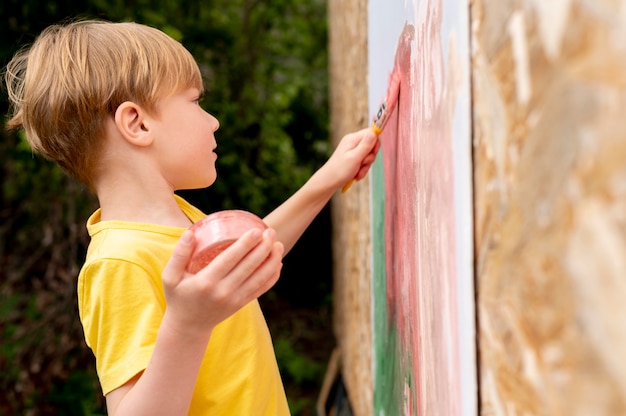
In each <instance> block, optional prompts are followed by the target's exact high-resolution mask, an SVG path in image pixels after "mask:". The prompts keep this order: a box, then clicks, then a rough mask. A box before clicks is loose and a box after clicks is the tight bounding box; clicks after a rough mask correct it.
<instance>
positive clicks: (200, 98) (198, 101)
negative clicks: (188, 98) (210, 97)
mask: <svg viewBox="0 0 626 416" xmlns="http://www.w3.org/2000/svg"><path fill="white" fill-rule="evenodd" d="M202 100H204V93H201V94H199V95H198V96H197V97H196V98H194V100H193V102H194V103H196V104H198V105H200V103H201V102H202Z"/></svg>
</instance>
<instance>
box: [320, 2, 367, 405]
mask: <svg viewBox="0 0 626 416" xmlns="http://www.w3.org/2000/svg"><path fill="white" fill-rule="evenodd" d="M328 16H329V60H330V68H329V71H330V97H331V99H330V113H331V138H332V141H333V143H335V144H336V143H337V142H338V141H339V140H340V139H341V137H343V135H344V134H346V133H349V132H351V131H355V130H358V129H362V128H364V127H367V126H368V125H369V114H368V104H367V93H368V86H367V56H368V55H367V0H329V2H328ZM332 221H333V258H334V266H333V273H334V288H333V300H334V329H335V334H336V337H337V341H338V343H339V348H340V351H341V363H342V375H343V378H344V382H345V384H346V388H347V391H348V396H349V398H350V402H351V405H352V410H353V412H354V414H355V415H356V416H370V415H372V414H373V409H372V403H373V399H372V389H373V384H372V368H371V363H372V319H371V304H370V303H371V288H370V285H371V264H370V263H371V260H370V259H371V244H370V242H371V236H370V234H371V233H370V225H369V224H370V208H369V177H366V178H365V179H364V180H362V181H359V182H357V183H355V184H353V185H352V187H351V188H350V190H349V191H348V192H347V193H345V194H337V195H336V196H335V197H334V198H333V201H332Z"/></svg>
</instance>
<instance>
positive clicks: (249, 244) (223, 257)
mask: <svg viewBox="0 0 626 416" xmlns="http://www.w3.org/2000/svg"><path fill="white" fill-rule="evenodd" d="M262 235H263V234H262V231H261V230H260V229H258V228H254V229H252V230H249V231H247V232H245V233H244V234H243V235H242V236H241V237H239V238H238V239H237V240H236V241H235V242H234V243H233V244H231V245H230V247H228V248H227V249H226V250H224V251H223V252H221V253H220V254H219V255H217V256H216V257H215V259H213V261H211V263H209V264H208V265H207V266H206V267H205V268H204V269H203V270H205V269H206V270H210V273H211V274H212V275H215V276H226V275H227V274H229V273H231V272H232V270H233V269H234V268H235V267H236V266H237V264H238V263H239V262H240V261H241V259H243V258H244V257H245V256H246V255H247V254H248V253H249V252H250V250H252V249H253V248H254V247H255V246H256V245H257V244H259V242H260V241H261V237H262ZM198 273H200V272H198Z"/></svg>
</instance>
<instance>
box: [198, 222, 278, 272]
mask: <svg viewBox="0 0 626 416" xmlns="http://www.w3.org/2000/svg"><path fill="white" fill-rule="evenodd" d="M253 228H258V229H261V230H265V229H266V228H267V225H266V224H265V223H264V222H263V220H261V219H260V218H259V217H257V216H256V215H254V214H252V213H250V212H247V211H241V210H225V211H219V212H215V213H213V214H211V215H207V216H206V217H204V218H203V219H201V220H200V221H198V222H197V223H195V224H194V225H192V226H191V227H190V230H191V231H193V233H194V237H195V239H196V246H195V248H194V251H193V254H192V255H191V260H190V261H189V264H188V265H187V271H188V272H190V273H197V272H199V271H200V270H201V269H203V268H204V267H206V266H207V265H208V264H209V263H210V262H211V261H213V259H215V257H217V256H218V255H219V254H220V253H221V252H222V251H224V250H226V249H227V248H228V247H230V245H231V244H233V243H234V242H235V241H236V240H237V239H238V238H239V237H241V236H242V235H243V234H244V233H245V232H247V231H248V230H251V229H253Z"/></svg>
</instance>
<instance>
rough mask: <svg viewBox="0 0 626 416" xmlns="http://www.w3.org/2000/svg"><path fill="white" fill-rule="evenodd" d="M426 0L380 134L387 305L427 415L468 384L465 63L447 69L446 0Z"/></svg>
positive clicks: (454, 409)
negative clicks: (460, 289)
mask: <svg viewBox="0 0 626 416" xmlns="http://www.w3.org/2000/svg"><path fill="white" fill-rule="evenodd" d="M425 3H427V4H425ZM425 3H424V2H422V4H421V5H422V7H421V8H420V13H419V15H418V17H419V18H418V23H417V32H416V44H415V53H414V54H411V46H412V45H411V43H412V42H411V40H412V36H409V37H408V36H406V34H407V33H406V32H407V31H412V30H414V28H413V27H412V26H411V25H405V28H404V31H403V35H401V37H400V43H399V45H398V49H397V51H396V67H395V69H394V71H399V72H400V74H401V76H402V81H401V87H400V96H399V101H398V106H397V108H396V109H395V110H394V111H393V112H392V114H391V115H390V119H389V122H388V125H387V127H386V129H385V130H384V131H383V132H382V133H381V135H380V137H381V141H382V146H383V169H384V175H385V241H386V253H385V256H386V273H387V307H388V314H389V317H390V319H392V320H394V321H395V325H396V326H397V328H398V336H399V337H400V345H402V346H403V348H404V349H405V353H406V354H407V355H408V357H410V360H407V364H408V363H409V362H410V364H409V365H412V369H411V370H412V374H413V386H412V388H413V393H414V395H415V406H416V407H417V409H416V410H417V414H420V415H430V414H443V415H456V414H460V403H461V392H460V363H459V358H458V357H459V340H458V319H457V274H456V266H455V265H456V263H455V259H456V249H455V216H454V165H453V149H452V125H453V116H454V107H455V103H456V99H457V96H458V86H459V85H458V84H459V83H458V82H456V81H458V77H457V74H458V71H457V70H456V65H455V62H451V60H450V59H449V60H448V71H447V72H445V71H444V58H443V49H442V46H441V45H442V43H441V18H442V16H441V1H438V2H437V1H436V2H434V4H432V3H433V2H430V1H427V2H425ZM407 39H409V41H408V42H407V41H406V40H407ZM451 49H453V48H451ZM411 407H412V406H411ZM411 412H412V410H411Z"/></svg>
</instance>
